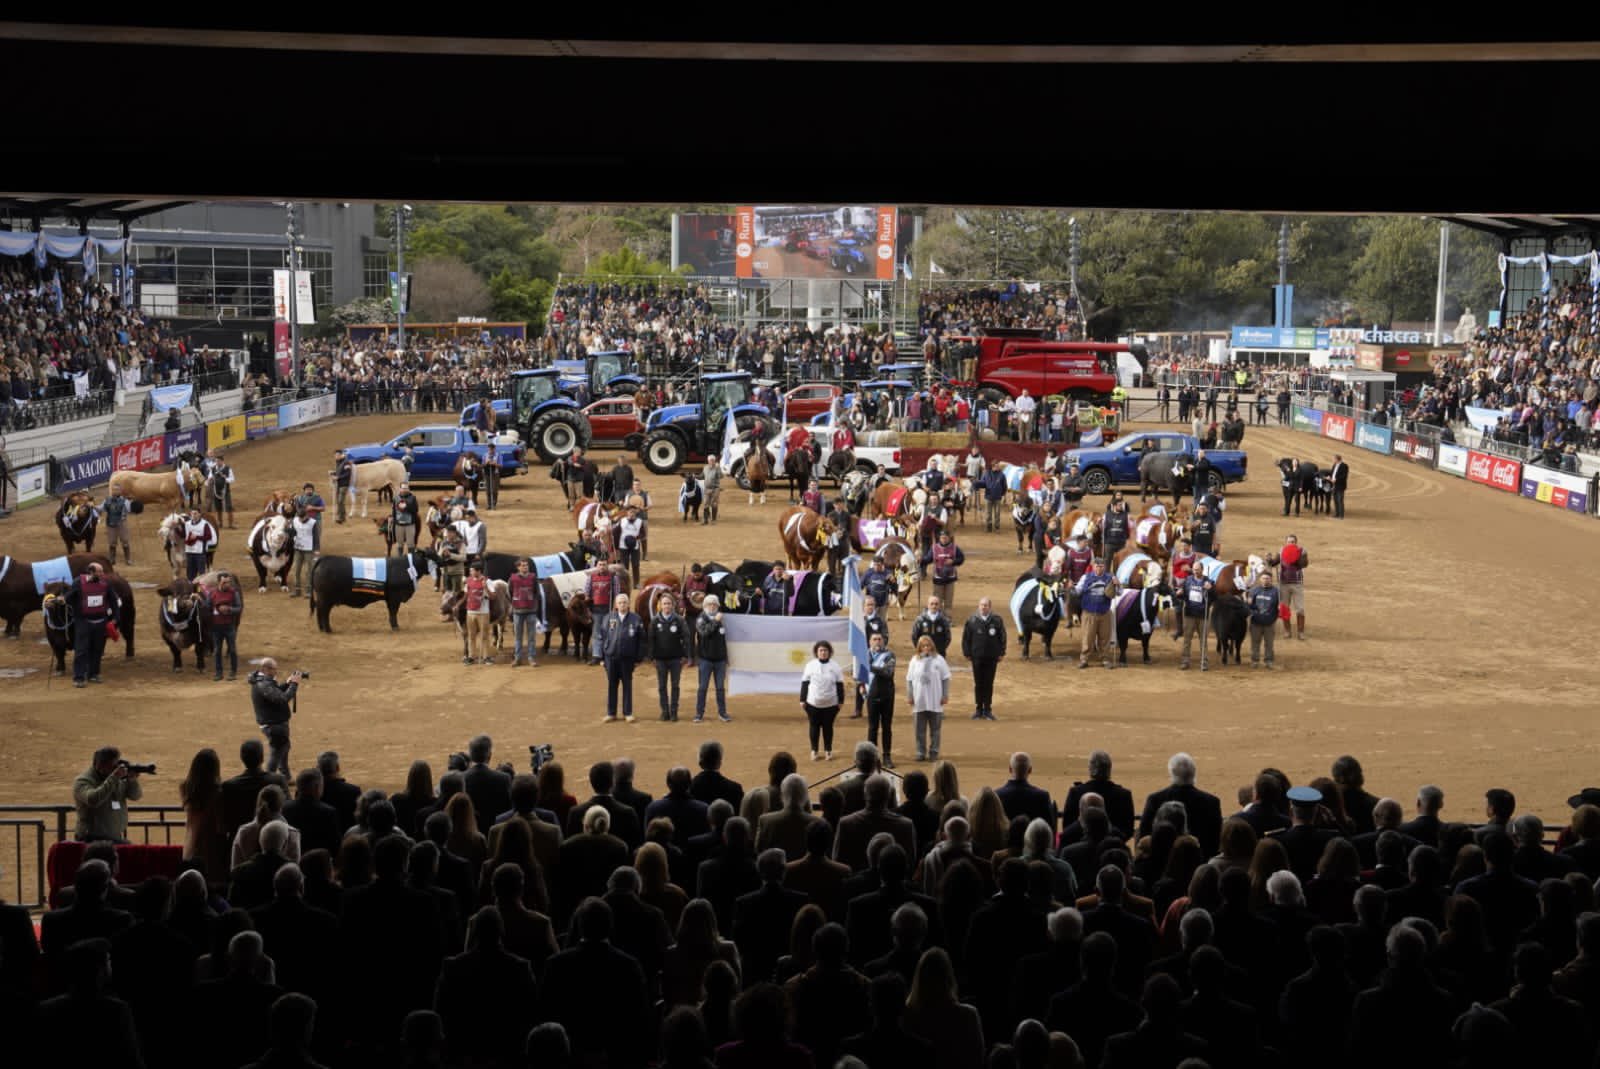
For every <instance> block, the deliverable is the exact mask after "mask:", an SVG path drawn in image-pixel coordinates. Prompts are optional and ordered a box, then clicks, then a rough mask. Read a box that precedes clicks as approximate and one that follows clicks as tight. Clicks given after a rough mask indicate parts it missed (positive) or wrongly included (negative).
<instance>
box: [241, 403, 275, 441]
mask: <svg viewBox="0 0 1600 1069" xmlns="http://www.w3.org/2000/svg"><path fill="white" fill-rule="evenodd" d="M277 429H278V410H277V409H275V408H263V409H258V410H257V411H255V412H246V413H245V414H244V436H245V437H246V438H260V437H262V436H264V435H268V434H271V433H272V432H273V431H275V430H277Z"/></svg>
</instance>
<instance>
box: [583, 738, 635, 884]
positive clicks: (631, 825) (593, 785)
mask: <svg viewBox="0 0 1600 1069" xmlns="http://www.w3.org/2000/svg"><path fill="white" fill-rule="evenodd" d="M615 785H616V769H615V768H613V767H612V765H611V762H610V761H596V762H595V763H594V764H592V765H590V766H589V789H590V790H592V791H594V794H593V795H592V796H590V797H589V798H588V799H586V800H585V801H582V802H579V803H578V804H577V805H575V806H573V807H572V812H570V813H568V814H567V835H568V836H573V835H579V834H581V833H582V832H583V826H584V825H583V822H584V816H585V815H586V814H587V813H588V812H589V810H590V809H593V808H596V807H598V808H600V809H604V810H605V811H606V812H607V813H609V814H610V815H611V820H610V821H609V823H608V827H609V830H610V833H611V834H612V835H614V836H616V837H617V838H618V839H621V840H622V841H623V842H624V843H625V844H627V847H628V849H629V850H630V851H633V850H637V849H639V847H640V845H641V844H643V842H644V827H643V826H642V825H641V824H640V823H639V814H638V813H635V812H634V811H633V807H632V806H630V805H624V804H623V803H622V802H619V801H617V799H615V798H613V797H612V795H611V789H612V787H614V786H615ZM594 893H595V894H596V895H597V896H598V895H600V894H602V893H603V892H601V891H595V892H594ZM573 904H574V905H576V904H577V903H573Z"/></svg>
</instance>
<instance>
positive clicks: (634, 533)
mask: <svg viewBox="0 0 1600 1069" xmlns="http://www.w3.org/2000/svg"><path fill="white" fill-rule="evenodd" d="M618 526H619V527H620V528H621V530H622V535H621V537H620V538H619V539H618V540H617V544H618V545H619V546H621V547H622V548H624V549H633V548H635V547H637V546H638V545H639V539H640V538H642V537H643V536H644V521H643V520H641V519H639V517H637V516H635V517H633V518H632V519H624V520H623V521H622V522H621V524H619V525H618Z"/></svg>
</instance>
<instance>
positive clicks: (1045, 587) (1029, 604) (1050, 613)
mask: <svg viewBox="0 0 1600 1069" xmlns="http://www.w3.org/2000/svg"><path fill="white" fill-rule="evenodd" d="M1025 583H1032V584H1033V586H1032V588H1030V589H1029V590H1028V592H1027V593H1026V594H1024V595H1023V596H1022V602H1021V604H1019V605H1018V606H1017V613H1016V616H1015V618H1014V619H1013V621H1012V622H1013V623H1015V624H1016V625H1017V638H1018V641H1020V642H1021V644H1022V659H1023V660H1024V661H1026V660H1027V659H1028V647H1029V646H1030V645H1031V644H1032V641H1033V636H1034V635H1038V636H1039V638H1040V639H1042V640H1043V642H1044V657H1045V660H1047V661H1053V660H1055V659H1056V655H1055V651H1053V650H1052V649H1051V648H1050V643H1051V642H1053V641H1054V640H1055V637H1056V628H1057V627H1060V626H1061V618H1062V617H1063V616H1065V615H1067V614H1069V613H1070V612H1071V611H1072V610H1071V609H1070V608H1069V607H1068V605H1067V597H1066V593H1067V592H1066V589H1065V586H1066V584H1065V581H1064V580H1063V579H1062V578H1061V577H1059V576H1057V577H1054V578H1051V579H1046V578H1045V574H1044V572H1042V571H1040V570H1039V569H1038V568H1030V569H1028V570H1027V571H1025V572H1023V573H1022V574H1021V575H1019V576H1018V577H1017V581H1016V583H1015V584H1013V586H1012V588H1011V589H1012V592H1013V596H1015V592H1016V591H1017V589H1019V588H1020V587H1022V586H1023V584H1025Z"/></svg>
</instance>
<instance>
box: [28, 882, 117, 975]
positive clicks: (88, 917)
mask: <svg viewBox="0 0 1600 1069" xmlns="http://www.w3.org/2000/svg"><path fill="white" fill-rule="evenodd" d="M110 886H111V866H109V865H107V864H106V863H105V862H104V861H85V862H84V863H83V864H82V865H80V866H78V872H77V875H75V876H74V877H73V880H72V888H73V890H74V891H75V892H76V894H75V895H74V897H73V901H72V905H70V906H67V907H66V908H65V909H53V910H51V911H50V912H49V913H46V914H45V915H44V916H43V917H41V918H40V919H39V945H40V949H41V950H43V951H44V956H45V960H46V961H47V962H48V963H50V965H51V973H52V976H53V978H54V979H55V981H56V983H55V984H54V985H53V989H55V990H59V989H60V987H61V986H62V982H63V981H64V980H65V965H66V952H67V948H68V947H70V946H72V944H74V943H76V942H78V941H79V940H83V939H110V938H111V937H113V936H115V935H116V934H117V933H118V932H120V931H121V930H122V929H124V928H126V927H128V925H130V924H132V923H133V918H132V917H131V916H129V915H128V914H127V913H126V912H125V911H123V910H120V909H112V908H110V907H109V906H107V905H106V889H107V888H108V887H110Z"/></svg>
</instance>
